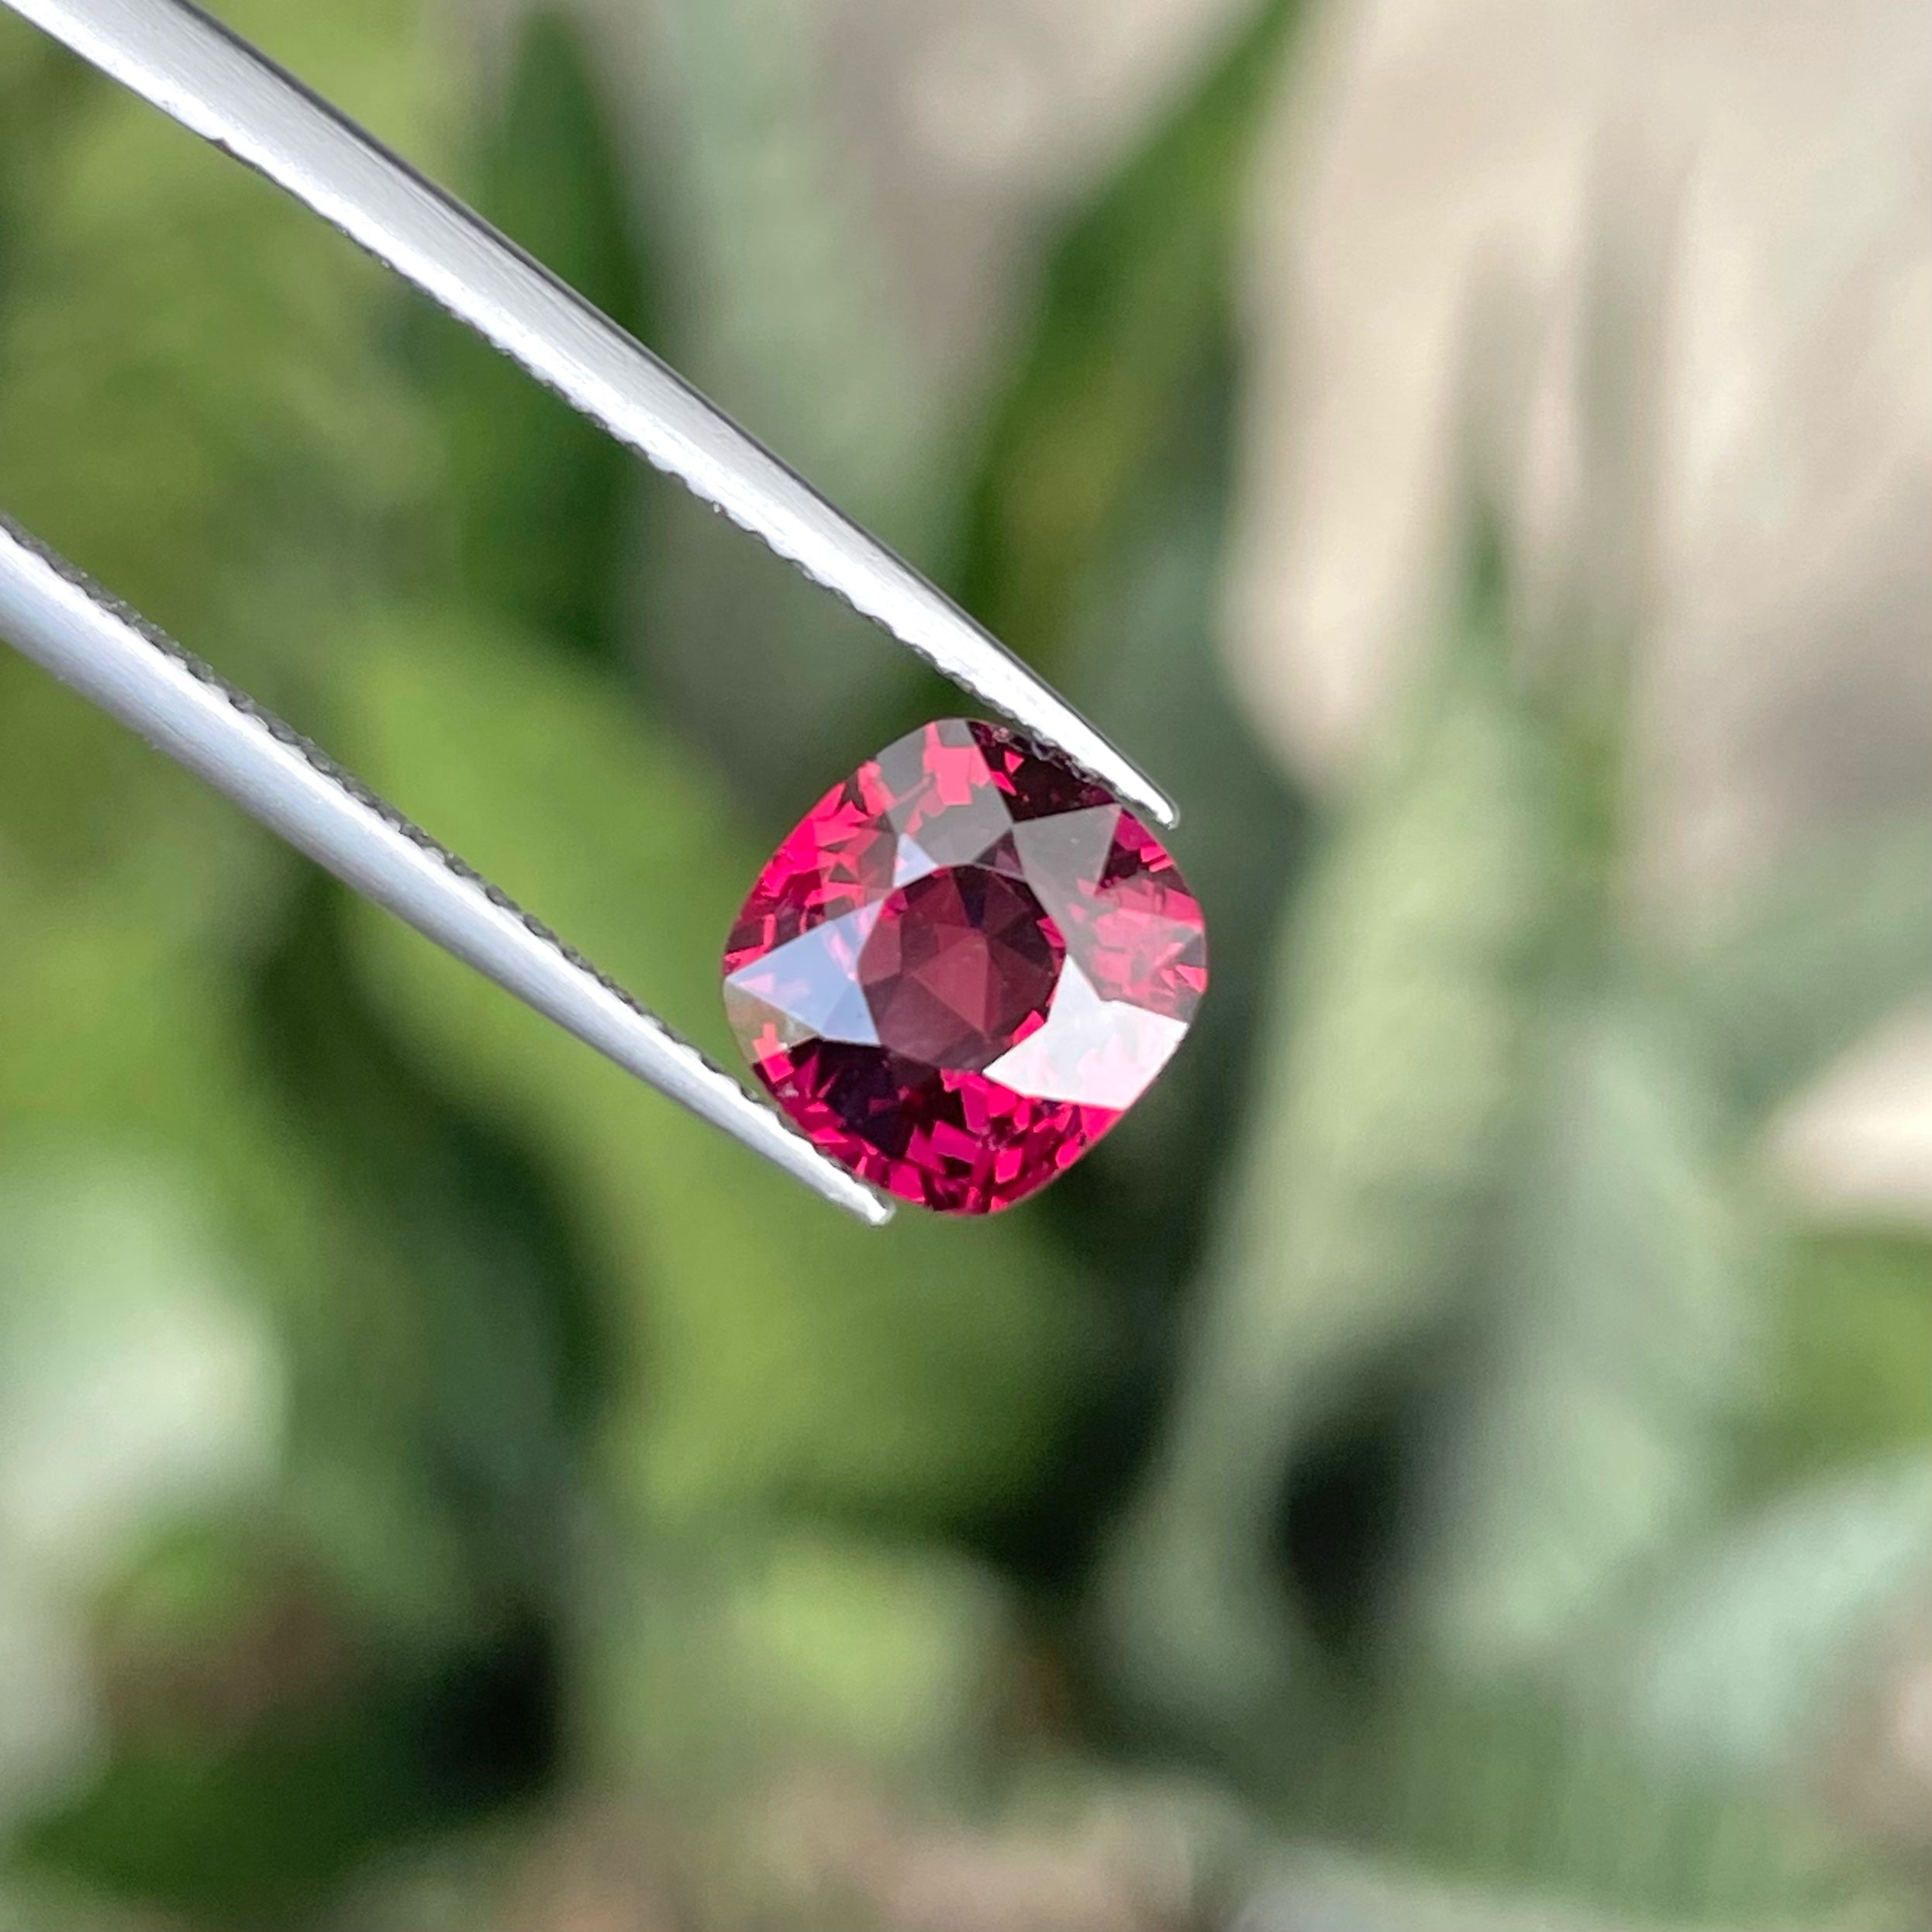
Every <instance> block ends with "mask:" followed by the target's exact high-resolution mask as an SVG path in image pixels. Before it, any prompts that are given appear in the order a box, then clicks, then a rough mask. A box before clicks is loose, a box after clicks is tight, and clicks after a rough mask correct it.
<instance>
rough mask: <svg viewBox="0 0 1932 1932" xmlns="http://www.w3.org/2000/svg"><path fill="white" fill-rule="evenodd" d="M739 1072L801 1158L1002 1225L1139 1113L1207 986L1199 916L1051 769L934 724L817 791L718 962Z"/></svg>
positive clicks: (1169, 870) (1150, 842)
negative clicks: (780, 1119)
mask: <svg viewBox="0 0 1932 1932" xmlns="http://www.w3.org/2000/svg"><path fill="white" fill-rule="evenodd" d="M724 975H725V981H724V992H725V1008H726V1013H728V1015H729V1016H730V1020H731V1024H732V1026H733V1030H734V1031H735V1032H736V1033H737V1037H738V1040H739V1043H740V1045H742V1046H743V1048H744V1051H745V1055H746V1057H747V1059H748V1060H750V1062H751V1064H752V1068H753V1069H754V1071H756V1073H757V1075H758V1077H759V1078H760V1079H761V1080H762V1081H763V1082H764V1084H765V1085H766V1086H767V1087H768V1088H770V1089H771V1092H772V1094H773V1095H774V1096H775V1098H776V1099H777V1100H778V1104H779V1105H780V1106H781V1107H783V1108H784V1109H785V1112H786V1113H788V1115H790V1116H791V1117H792V1120H793V1121H795V1123H797V1125H798V1126H799V1128H800V1129H801V1130H802V1131H803V1132H804V1133H806V1135H807V1136H808V1137H809V1138H810V1139H811V1140H813V1141H815V1142H816V1144H818V1145H819V1147H823V1149H824V1150H825V1151H826V1152H827V1153H829V1154H832V1155H833V1157H835V1158H837V1159H838V1160H840V1161H844V1163H845V1164H846V1165H847V1166H848V1167H850V1168H851V1169H852V1170H853V1171H854V1172H855V1173H857V1174H858V1175H860V1176H861V1178H864V1179H865V1180H867V1181H869V1182H872V1183H874V1184H875V1185H877V1186H880V1187H883V1188H885V1189H888V1190H889V1191H890V1192H892V1193H893V1194H895V1195H899V1196H900V1197H901V1198H902V1199H905V1200H909V1201H916V1202H920V1203H922V1204H923V1205H924V1206H927V1207H932V1208H938V1209H944V1210H947V1211H948V1212H950V1213H962V1214H983V1213H989V1212H991V1211H992V1210H995V1209H999V1208H1004V1207H1009V1206H1012V1205H1013V1202H1016V1201H1018V1200H1021V1199H1023V1198H1024V1197H1025V1196H1026V1195H1029V1194H1031V1193H1032V1192H1033V1191H1034V1190H1035V1189H1037V1188H1040V1187H1042V1186H1044V1185H1045V1184H1046V1183H1047V1182H1048V1181H1051V1179H1053V1178H1054V1176H1055V1175H1058V1174H1060V1173H1061V1172H1062V1171H1064V1170H1065V1169H1066V1168H1068V1166H1070V1165H1071V1164H1072V1163H1073V1162H1074V1161H1076V1160H1078V1158H1079V1157H1080V1156H1081V1155H1082V1154H1084V1153H1085V1151H1087V1150H1088V1148H1089V1147H1092V1145H1093V1144H1094V1143H1095V1141H1096V1140H1099V1138H1100V1137H1101V1136H1102V1134H1104V1133H1106V1131H1107V1130H1108V1129H1109V1127H1111V1126H1113V1123H1114V1122H1115V1121H1116V1120H1118V1119H1119V1118H1120V1115H1121V1114H1122V1113H1123V1111H1124V1110H1125V1109H1126V1108H1128V1107H1129V1106H1132V1105H1133V1102H1134V1101H1136V1100H1137V1099H1139V1097H1140V1095H1141V1094H1142V1093H1143V1092H1144V1091H1145V1090H1146V1088H1147V1086H1148V1085H1149V1083H1150V1082H1151V1081H1152V1080H1153V1079H1154V1076H1155V1075H1157V1073H1158V1072H1159V1071H1161V1068H1162V1067H1164V1065H1165V1064H1167V1061H1168V1058H1169V1057H1170V1056H1171V1054H1173V1052H1174V1050H1175V1047H1177V1046H1178V1045H1179V1044H1180V1042H1181V1040H1182V1037H1183V1036H1184V1035H1185V1033H1186V1032H1187V1030H1188V1026H1189V1023H1190V1022H1191V1021H1192V1019H1193V1017H1194V1011H1195V1007H1196V1006H1197V1005H1199V1002H1200V999H1201V995H1202V992H1204V991H1205V990H1206V985H1207V934H1206V927H1205V926H1204V925H1203V923H1202V918H1201V909H1200V906H1199V903H1198V902H1197V901H1196V900H1195V898H1194V896H1193V895H1192V893H1191V892H1189V890H1188V888H1187V885H1186V883H1185V881H1184V880H1183V879H1182V877H1181V875H1180V874H1179V872H1178V871H1176V870H1175V864H1174V861H1173V860H1172V859H1171V858H1170V857H1168V854H1167V852H1166V850H1164V847H1162V846H1161V844H1160V842H1159V841H1158V840H1157V839H1155V838H1154V835H1153V834H1152V833H1151V832H1149V831H1148V830H1147V827H1146V826H1144V825H1143V824H1142V823H1140V820H1139V819H1137V818H1136V817H1135V816H1133V813H1132V812H1129V811H1128V810H1127V809H1126V807H1125V806H1123V805H1121V804H1120V802H1119V800H1117V799H1115V798H1114V797H1113V795H1111V794H1110V793H1109V792H1106V790H1104V789H1103V788H1102V787H1101V786H1099V785H1096V784H1095V783H1094V782H1093V781H1092V780H1090V779H1088V778H1083V777H1082V775H1080V774H1079V773H1078V772H1077V771H1075V770H1074V768H1072V767H1071V765H1069V764H1067V763H1066V762H1065V761H1064V760H1063V759H1062V758H1061V757H1059V756H1058V755H1057V754H1056V753H1054V752H1053V751H1051V750H1047V749H1046V748H1045V747H1042V746H1040V745H1037V744H1035V743H1033V742H1032V741H1031V740H1028V739H1026V738H1024V737H1020V736H1019V734H1017V733H1014V732H1011V731H1009V730H1005V729H1004V728H1003V727H1002V726H997V725H991V724H983V723H978V722H966V721H963V720H961V719H947V720H945V721H944V722H942V723H937V724H930V725H927V726H924V727H923V729H922V730H919V731H916V732H913V733H911V734H910V735H909V736H908V737H904V738H902V739H900V740H899V742H898V743H896V744H893V745H890V746H888V747H887V748H886V749H885V750H884V751H882V752H881V753H880V754H879V755H878V757H876V758H874V759H871V761H868V763H866V764H863V765H861V766H860V768H858V770H857V771H855V772H854V773H853V774H852V775H851V776H850V778H847V779H846V780H845V781H844V782H843V783H842V784H840V785H835V786H834V787H833V788H832V790H830V792H827V793H826V795H825V796H824V797H823V799H820V800H819V802H818V803H817V804H816V806H813V807H812V809H811V811H809V812H807V813H806V816H805V817H804V818H803V819H802V820H801V821H800V822H799V825H798V826H797V827H796V828H795V830H793V832H792V834H791V836H790V837H788V838H787V839H786V840H785V843H784V844H782V845H781V846H780V847H779V848H778V850H777V852H775V854H773V855H772V857H771V861H770V863H769V864H768V865H767V866H766V867H765V868H764V871H763V872H762V873H761V874H760V875H759V877H758V880H757V884H756V885H754V886H753V888H752V889H751V893H750V897H749V898H748V899H747V900H746V901H745V903H744V907H743V910H742V911H741V912H740V913H739V915H738V919H737V924H736V925H735V926H733V928H732V932H731V937H730V941H729V943H728V944H727V945H726V948H725V957H724Z"/></svg>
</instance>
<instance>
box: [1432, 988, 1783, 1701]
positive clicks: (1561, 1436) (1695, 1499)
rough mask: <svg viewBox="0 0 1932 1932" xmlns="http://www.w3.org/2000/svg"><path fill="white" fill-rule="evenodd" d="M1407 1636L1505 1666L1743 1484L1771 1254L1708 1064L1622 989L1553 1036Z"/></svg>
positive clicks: (1465, 1664) (1442, 1434)
mask: <svg viewBox="0 0 1932 1932" xmlns="http://www.w3.org/2000/svg"><path fill="white" fill-rule="evenodd" d="M1546 1035H1547V1045H1546V1050H1545V1051H1546V1064H1545V1068H1544V1074H1543V1083H1544V1089H1543V1093H1542V1096H1541V1099H1540V1102H1539V1103H1535V1104H1534V1106H1533V1109H1532V1111H1531V1113H1530V1117H1529V1119H1528V1120H1527V1122H1526V1132H1525V1133H1524V1137H1523V1150H1522V1155H1521V1158H1520V1161H1518V1162H1517V1163H1516V1164H1515V1170H1514V1173H1513V1178H1512V1183H1511V1186H1510V1189H1509V1208H1508V1211H1507V1213H1506V1217H1505V1220H1504V1223H1503V1225H1502V1227H1501V1229H1500V1230H1499V1238H1498V1241H1497V1244H1496V1250H1495V1251H1494V1254H1493V1256H1492V1259H1491V1261H1490V1265H1489V1268H1488V1270H1487V1271H1486V1272H1487V1274H1488V1277H1489V1278H1488V1281H1487V1282H1486V1285H1485V1289H1484V1292H1483V1298H1482V1307H1481V1312H1480V1314H1479V1317H1478V1324H1477V1327H1478V1333H1477V1334H1476V1335H1475V1337H1474V1338H1473V1339H1472V1340H1471V1342H1470V1344H1468V1347H1467V1349H1466V1351H1465V1360H1464V1362H1463V1364H1462V1372H1461V1375H1459V1377H1458V1385H1457V1389H1456V1392H1455V1399H1454V1409H1453V1411H1452V1412H1451V1416H1450V1417H1449V1419H1448V1420H1447V1422H1446V1423H1445V1424H1444V1426H1443V1427H1441V1428H1440V1429H1439V1430H1438V1431H1437V1446H1436V1447H1435V1450H1434V1452H1433V1454H1431V1455H1430V1458H1428V1465H1429V1474H1428V1475H1427V1478H1425V1481H1424V1485H1423V1489H1424V1493H1423V1496H1421V1497H1420V1499H1419V1502H1418V1508H1417V1511H1416V1513H1417V1516H1418V1519H1419V1520H1420V1521H1421V1522H1422V1523H1423V1524H1424V1525H1425V1526H1426V1542H1425V1547H1423V1550H1422V1551H1420V1553H1419V1554H1418V1556H1417V1557H1416V1559H1415V1560H1414V1561H1415V1568H1414V1569H1413V1571H1412V1573H1411V1575H1410V1577H1409V1582H1408V1596H1409V1603H1408V1606H1407V1616H1406V1617H1405V1619H1404V1620H1403V1624H1402V1629H1401V1630H1400V1633H1399V1634H1398V1635H1397V1636H1396V1638H1395V1640H1394V1641H1395V1643H1396V1645H1397V1646H1398V1647H1402V1648H1405V1649H1413V1648H1415V1647H1418V1646H1420V1647H1421V1648H1422V1649H1423V1651H1424V1652H1425V1653H1426V1654H1430V1655H1433V1657H1435V1658H1437V1659H1439V1660H1441V1661H1445V1662H1447V1663H1449V1664H1451V1665H1454V1666H1456V1667H1459V1668H1463V1669H1465V1670H1473V1671H1475V1672H1478V1674H1489V1673H1496V1674H1506V1673H1508V1672H1510V1671H1512V1670H1514V1669H1520V1668H1524V1667H1527V1666H1529V1665H1533V1664H1534V1663H1536V1662H1537V1661H1542V1660H1544V1659H1547V1658H1548V1657H1549V1656H1550V1654H1551V1653H1552V1652H1553V1651H1558V1650H1560V1649H1561V1647H1564V1646H1565V1645H1566V1644H1574V1643H1575V1642H1577V1641H1578V1640H1579V1639H1582V1640H1589V1638H1590V1637H1592V1634H1593V1632H1594V1630H1595V1627H1596V1623H1598V1622H1599V1620H1600V1619H1601V1618H1602V1616H1603V1614H1604V1610H1605V1606H1606V1604H1607V1603H1610V1602H1613V1601H1614V1599H1615V1598H1616V1596H1617V1594H1618V1593H1619V1592H1621V1591H1623V1590H1627V1589H1630V1587H1632V1586H1633V1584H1634V1582H1635V1581H1637V1580H1639V1579H1641V1578H1644V1577H1645V1576H1646V1575H1647V1574H1648V1573H1649V1572H1650V1571H1651V1570H1652V1569H1654V1568H1655V1567H1656V1566H1657V1565H1658V1564H1659V1563H1660V1562H1661V1560H1662V1558H1664V1556H1665V1554H1666V1553H1667V1552H1668V1551H1670V1550H1671V1549H1672V1547H1674V1546H1677V1545H1679V1544H1682V1542H1683V1541H1684V1540H1685V1539H1687V1538H1688V1537H1689V1536H1690V1535H1691V1534H1694V1533H1695V1532H1696V1531H1698V1530H1701V1529H1702V1528H1703V1526H1704V1525H1705V1524H1706V1523H1707V1522H1708V1521H1709V1519H1710V1517H1711V1516H1712V1515H1713V1513H1714V1512H1715V1510H1716V1509H1717V1508H1718V1506H1719V1505H1720V1501H1721V1499H1723V1497H1724V1496H1725V1495H1726V1494H1727V1492H1728V1489H1729V1486H1730V1479H1731V1468H1730V1461H1731V1457H1730V1446H1731V1444H1732V1441H1733V1440H1734V1437H1735V1434H1736V1427H1737V1423H1738V1421H1739V1420H1740V1419H1741V1416H1743V1415H1744V1413H1745V1412H1746V1410H1747V1407H1748V1406H1749V1405H1750V1404H1751V1402H1752V1401H1753V1400H1754V1399H1755V1398H1756V1396H1757V1395H1758V1392H1759V1390H1760V1389H1761V1387H1762V1385H1763V1382H1764V1378H1765V1366H1766V1361H1765V1355H1766V1351H1765V1345H1764V1344H1765V1338H1764V1336H1763V1333H1762V1327H1763V1324H1762V1320H1761V1307H1760V1304H1761V1292H1760V1291H1761V1280H1762V1275H1763V1270H1762V1265H1761V1264H1762V1261H1763V1256H1762V1254H1761V1253H1760V1252H1759V1251H1758V1247H1759V1244H1758V1243H1757V1242H1755V1241H1754V1239H1753V1238H1752V1236H1751V1231H1750V1230H1749V1228H1748V1225H1747V1223H1746V1221H1745V1220H1744V1216H1742V1214H1741V1211H1740V1208H1739V1206H1738V1204H1737V1201H1736V1199H1734V1195H1735V1193H1736V1189H1734V1186H1733V1185H1731V1184H1730V1176H1729V1175H1728V1173H1727V1170H1726V1169H1725V1168H1724V1167H1723V1164H1721V1163H1720V1159H1719V1157H1718V1154H1717V1151H1716V1145H1715V1143H1716V1140H1717V1135H1716V1121H1717V1119H1718V1116H1719V1109H1717V1107H1716V1106H1715V1105H1714V1104H1713V1099H1712V1096H1711V1095H1709V1092H1708V1091H1707V1090H1706V1088H1704V1087H1703V1085H1702V1084H1701V1082H1700V1078H1699V1069H1698V1068H1697V1067H1696V1062H1695V1061H1692V1062H1690V1063H1689V1064H1688V1065H1687V1064H1686V1062H1685V1059H1684V1057H1683V1056H1682V1055H1681V1054H1678V1053H1676V1052H1675V1051H1674V1050H1673V1047H1672V1044H1671V1043H1669V1042H1668V1041H1667V1040H1665V1039H1664V1038H1661V1037H1658V1033H1657V1032H1656V1031H1655V1030H1654V1028H1650V1027H1647V1026H1646V1025H1645V1023H1644V1016H1643V1015H1642V1014H1641V1013H1640V1012H1637V1011H1633V1010H1632V1009H1630V1004H1629V1002H1627V1001H1620V1000H1619V999H1616V996H1615V995H1614V994H1605V993H1603V992H1584V993H1582V994H1581V995H1578V996H1576V997H1575V1004H1574V1006H1571V1008H1570V1009H1568V1010H1566V1009H1565V1006H1563V1005H1561V1004H1559V1005H1558V1006H1557V1007H1556V1008H1555V1009H1554V1010H1553V1011H1552V1013H1551V1015H1550V1017H1549V1019H1548V1022H1547V1026H1546Z"/></svg>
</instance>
